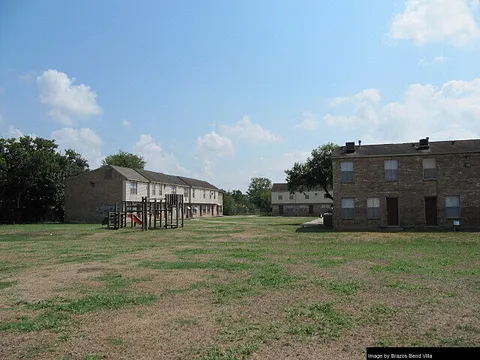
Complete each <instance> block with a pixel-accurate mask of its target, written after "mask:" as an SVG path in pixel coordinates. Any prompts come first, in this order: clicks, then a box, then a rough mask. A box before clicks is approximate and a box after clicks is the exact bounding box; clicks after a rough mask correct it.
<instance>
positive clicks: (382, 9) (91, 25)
mask: <svg viewBox="0 0 480 360" xmlns="http://www.w3.org/2000/svg"><path fill="white" fill-rule="evenodd" d="M479 58H480V0H407V1H399V0H392V1H387V0H344V1H333V0H325V1H318V0H312V1H307V0H296V1H293V0H291V1H290V0H288V1H282V2H279V1H267V0H262V1H258V0H255V1H250V0H242V1H223V0H216V1H213V0H208V1H207V0H202V1H194V0H188V1H187V0H183V1H182V0H181V1H179V0H171V1H160V0H158V1H154V0H152V1H146V0H138V1H126V0H125V1H124V0H118V1H114V0H103V1H93V0H82V1H76V2H73V1H68V2H66V1H61V0H45V1H30V0H4V1H2V2H0V135H1V136H3V137H18V136H20V135H21V134H25V135H35V136H41V137H45V138H54V139H56V141H57V143H58V144H59V146H60V149H65V148H74V149H75V150H77V151H78V152H80V153H81V154H82V155H84V156H85V157H86V158H87V159H88V160H89V163H90V167H91V168H96V167H97V166H98V165H99V164H100V163H101V160H102V158H103V157H104V156H106V155H109V154H112V153H114V152H116V151H117V150H119V149H123V150H126V151H130V152H134V153H137V154H139V155H142V156H143V157H144V158H145V159H146V160H147V168H148V169H151V170H156V171H162V172H166V173H172V174H178V175H187V176H195V177H199V178H202V179H205V180H209V181H211V182H212V183H214V184H215V185H217V186H218V187H221V188H224V189H237V188H238V189H241V190H246V188H247V187H248V183H249V180H250V178H251V177H253V176H265V177H268V178H270V179H271V180H272V181H274V182H281V181H284V177H285V176H284V170H285V169H288V168H290V167H291V166H292V165H293V163H294V162H295V161H304V160H305V159H306V157H307V156H308V154H309V153H310V151H311V150H312V149H313V148H316V147H318V146H319V145H321V144H324V143H326V142H334V143H337V144H343V143H344V142H346V141H358V140H360V139H361V140H362V143H363V144H373V143H382V142H401V141H408V142H410V141H416V140H418V139H419V138H421V137H425V136H429V137H430V139H431V140H433V141H435V140H447V139H462V138H478V137H480V61H479V60H478V59H479Z"/></svg>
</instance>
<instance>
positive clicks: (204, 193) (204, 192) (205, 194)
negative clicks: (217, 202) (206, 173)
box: [203, 190, 207, 199]
mask: <svg viewBox="0 0 480 360" xmlns="http://www.w3.org/2000/svg"><path fill="white" fill-rule="evenodd" d="M206 196H207V192H206V191H205V190H203V198H204V199H205V197H206Z"/></svg>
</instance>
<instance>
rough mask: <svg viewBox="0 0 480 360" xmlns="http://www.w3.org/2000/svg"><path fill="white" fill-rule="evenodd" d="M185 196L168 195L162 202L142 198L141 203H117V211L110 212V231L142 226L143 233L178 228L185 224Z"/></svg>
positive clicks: (108, 215)
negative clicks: (151, 230) (150, 230)
mask: <svg viewBox="0 0 480 360" xmlns="http://www.w3.org/2000/svg"><path fill="white" fill-rule="evenodd" d="M184 218H185V216H184V203H183V195H177V194H166V195H165V199H162V200H160V201H157V200H153V201H152V200H149V199H148V198H147V197H146V196H144V197H142V201H141V202H135V201H122V202H121V203H115V211H109V212H108V214H107V218H106V220H107V221H106V222H107V227H108V229H119V228H126V227H127V226H128V225H130V227H132V228H133V227H136V226H137V225H138V226H141V227H142V231H147V230H149V229H158V228H162V227H164V228H165V229H167V228H178V227H180V226H181V227H183V224H184Z"/></svg>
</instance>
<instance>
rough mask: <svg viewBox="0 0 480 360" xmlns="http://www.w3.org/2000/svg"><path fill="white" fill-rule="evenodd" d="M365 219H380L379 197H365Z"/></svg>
mask: <svg viewBox="0 0 480 360" xmlns="http://www.w3.org/2000/svg"><path fill="white" fill-rule="evenodd" d="M367 219H380V198H378V197H371V198H367Z"/></svg>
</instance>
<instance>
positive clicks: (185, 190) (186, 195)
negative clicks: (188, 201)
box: [183, 188, 188, 198]
mask: <svg viewBox="0 0 480 360" xmlns="http://www.w3.org/2000/svg"><path fill="white" fill-rule="evenodd" d="M183 196H184V197H186V198H188V189H187V188H185V189H183Z"/></svg>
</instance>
